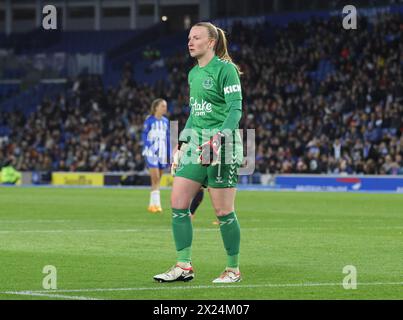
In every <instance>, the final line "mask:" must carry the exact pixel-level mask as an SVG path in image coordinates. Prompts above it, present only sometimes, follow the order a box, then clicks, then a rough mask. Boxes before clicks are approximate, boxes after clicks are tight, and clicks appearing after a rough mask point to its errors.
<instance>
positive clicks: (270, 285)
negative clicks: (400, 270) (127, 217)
mask: <svg viewBox="0 0 403 320" xmlns="http://www.w3.org/2000/svg"><path fill="white" fill-rule="evenodd" d="M394 285H401V286H403V282H361V283H357V286H358V287H359V286H394ZM334 286H340V287H342V286H343V284H342V283H309V282H308V283H267V284H249V285H242V284H228V285H199V286H175V287H174V286H171V285H169V284H166V285H164V284H158V286H156V287H137V288H93V289H66V290H63V289H60V290H59V289H58V290H52V292H57V293H73V292H111V291H158V290H192V289H222V288H226V289H232V288H246V289H248V288H298V287H334ZM26 292H30V293H43V292H49V291H45V290H32V291H26Z"/></svg>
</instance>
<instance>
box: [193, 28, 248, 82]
mask: <svg viewBox="0 0 403 320" xmlns="http://www.w3.org/2000/svg"><path fill="white" fill-rule="evenodd" d="M194 27H205V28H206V29H207V32H208V35H209V38H210V39H214V40H215V41H216V44H215V47H214V52H215V54H216V55H217V56H218V57H219V58H220V59H222V60H226V61H230V62H232V63H233V64H234V66H235V67H236V69H237V71H238V73H239V74H240V75H241V74H242V72H241V69H240V68H239V66H237V65H236V64H235V63H234V62H233V61H232V58H231V56H230V54H229V52H228V40H227V37H226V35H225V31H224V30H223V29H221V28H219V27H216V26H215V25H214V24H212V23H211V22H198V23H196V24H195V25H194Z"/></svg>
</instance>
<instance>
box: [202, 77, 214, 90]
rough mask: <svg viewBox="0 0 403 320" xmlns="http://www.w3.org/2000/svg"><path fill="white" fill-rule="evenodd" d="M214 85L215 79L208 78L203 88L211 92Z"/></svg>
mask: <svg viewBox="0 0 403 320" xmlns="http://www.w3.org/2000/svg"><path fill="white" fill-rule="evenodd" d="M213 85H214V82H213V78H211V77H207V78H206V79H205V80H204V81H203V88H204V89H207V90H209V89H211V88H212V87H213Z"/></svg>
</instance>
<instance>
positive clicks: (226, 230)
mask: <svg viewBox="0 0 403 320" xmlns="http://www.w3.org/2000/svg"><path fill="white" fill-rule="evenodd" d="M218 220H219V221H220V230H221V236H222V240H223V242H224V247H225V250H227V267H229V268H238V267H239V245H240V243H241V229H240V227H239V223H238V219H237V217H236V214H235V212H231V213H230V214H228V215H226V216H224V217H218Z"/></svg>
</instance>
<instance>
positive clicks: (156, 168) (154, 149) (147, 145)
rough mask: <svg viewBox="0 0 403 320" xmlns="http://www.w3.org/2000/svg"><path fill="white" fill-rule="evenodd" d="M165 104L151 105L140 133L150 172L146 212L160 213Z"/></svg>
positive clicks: (166, 140)
mask: <svg viewBox="0 0 403 320" xmlns="http://www.w3.org/2000/svg"><path fill="white" fill-rule="evenodd" d="M166 112H167V102H166V101H165V100H164V99H156V100H154V101H153V102H152V104H151V114H150V115H149V116H148V117H147V119H146V120H145V122H144V129H143V133H142V140H143V156H144V157H145V162H146V164H147V167H148V169H149V172H150V177H151V193H150V203H149V206H148V211H149V212H151V213H158V212H162V207H161V198H160V181H161V177H162V174H163V170H164V169H165V168H167V167H168V162H169V148H170V145H169V120H168V118H166V117H164V115H165V114H166Z"/></svg>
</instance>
